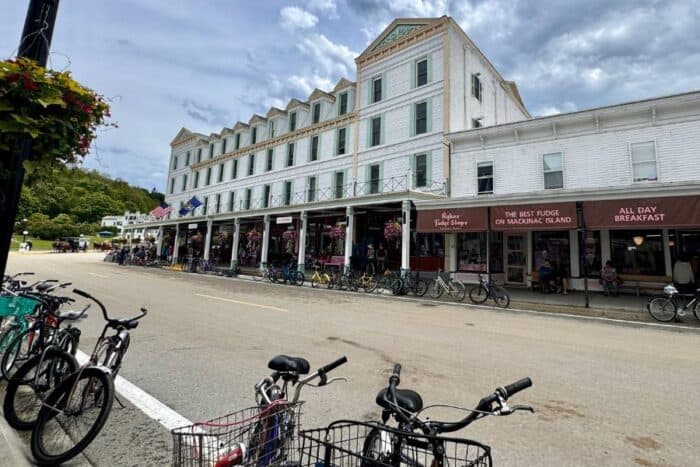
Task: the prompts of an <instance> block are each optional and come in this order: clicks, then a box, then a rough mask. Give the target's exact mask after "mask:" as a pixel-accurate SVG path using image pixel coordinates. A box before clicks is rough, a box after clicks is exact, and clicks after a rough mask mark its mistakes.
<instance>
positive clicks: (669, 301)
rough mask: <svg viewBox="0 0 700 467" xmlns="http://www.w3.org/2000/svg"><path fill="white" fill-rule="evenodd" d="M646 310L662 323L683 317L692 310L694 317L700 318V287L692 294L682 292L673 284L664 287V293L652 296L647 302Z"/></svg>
mask: <svg viewBox="0 0 700 467" xmlns="http://www.w3.org/2000/svg"><path fill="white" fill-rule="evenodd" d="M647 310H648V311H649V314H650V315H651V317H652V318H654V319H655V320H657V321H661V322H662V323H668V322H671V321H673V320H675V319H677V318H678V317H683V316H685V315H686V313H690V310H693V314H694V315H695V317H696V318H697V319H698V320H700V289H697V290H696V291H695V293H694V294H682V293H679V292H678V289H676V287H675V286H674V285H673V284H668V285H667V286H666V287H664V295H663V296H661V297H652V298H651V299H650V300H649V302H648V303H647Z"/></svg>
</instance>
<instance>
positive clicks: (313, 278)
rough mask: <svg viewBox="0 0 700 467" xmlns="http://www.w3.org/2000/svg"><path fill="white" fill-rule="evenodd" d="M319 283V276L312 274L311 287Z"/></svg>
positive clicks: (315, 286)
mask: <svg viewBox="0 0 700 467" xmlns="http://www.w3.org/2000/svg"><path fill="white" fill-rule="evenodd" d="M319 285H321V278H320V277H318V276H317V275H316V274H314V276H313V277H312V278H311V287H312V288H314V289H315V288H317V287H318V286H319Z"/></svg>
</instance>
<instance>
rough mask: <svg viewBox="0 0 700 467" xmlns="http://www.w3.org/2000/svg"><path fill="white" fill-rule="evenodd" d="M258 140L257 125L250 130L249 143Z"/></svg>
mask: <svg viewBox="0 0 700 467" xmlns="http://www.w3.org/2000/svg"><path fill="white" fill-rule="evenodd" d="M257 141H258V127H256V126H254V127H253V128H252V129H251V130H250V144H255V143H256V142H257Z"/></svg>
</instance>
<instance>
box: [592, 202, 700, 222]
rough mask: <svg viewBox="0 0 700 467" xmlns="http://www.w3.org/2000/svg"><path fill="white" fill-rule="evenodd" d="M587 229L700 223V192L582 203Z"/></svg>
mask: <svg viewBox="0 0 700 467" xmlns="http://www.w3.org/2000/svg"><path fill="white" fill-rule="evenodd" d="M583 215H584V218H585V219H586V228H588V229H650V228H651V229H654V228H669V227H676V228H698V227H700V196H677V197H668V198H643V199H613V200H606V201H587V202H584V203H583Z"/></svg>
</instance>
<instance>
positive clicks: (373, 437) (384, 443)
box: [362, 364, 534, 466]
mask: <svg viewBox="0 0 700 467" xmlns="http://www.w3.org/2000/svg"><path fill="white" fill-rule="evenodd" d="M400 374H401V365H399V364H396V365H394V371H393V373H392V375H391V376H390V377H389V386H388V387H386V388H384V389H382V390H381V391H379V394H377V398H376V402H377V404H378V405H379V406H380V407H382V409H383V411H382V418H381V425H380V426H377V427H375V428H374V429H372V430H371V431H370V432H369V433H368V434H367V437H366V438H365V441H364V443H363V448H362V457H363V460H364V461H363V465H366V466H369V465H372V464H371V463H372V462H373V461H376V462H380V463H382V464H387V465H392V466H398V465H400V464H408V465H411V466H418V465H420V464H422V465H428V464H425V463H423V462H417V460H416V459H415V457H414V456H413V455H412V453H415V452H417V451H416V448H418V447H421V446H424V443H425V442H426V439H425V438H424V437H419V438H414V437H413V435H414V434H420V435H423V436H427V437H429V439H428V441H430V442H429V445H430V446H429V447H430V451H432V455H433V458H434V463H433V464H432V465H438V466H442V465H443V464H445V459H444V458H443V456H444V455H445V453H446V452H447V451H448V450H446V448H445V447H444V445H443V441H442V438H440V437H439V435H441V434H443V433H451V432H455V431H458V430H461V429H462V428H464V427H466V426H468V425H470V424H471V423H473V422H474V421H476V420H479V419H481V418H484V417H487V416H489V415H493V416H505V415H510V414H513V413H515V412H517V411H521V410H525V411H530V412H534V409H533V408H532V407H529V406H525V405H515V406H512V407H510V406H509V405H508V403H507V401H508V398H510V397H511V396H513V395H515V394H517V393H518V392H520V391H522V390H524V389H527V388H529V387H530V386H532V380H531V379H530V378H523V379H521V380H519V381H517V382H515V383H513V384H509V385H507V386H505V387H502V388H497V389H496V390H495V391H494V392H493V393H492V394H490V395H488V396H486V397H484V398H483V399H481V400H480V401H479V403H478V404H477V405H476V407H475V408H474V409H467V410H469V412H470V413H469V415H467V416H466V417H465V418H463V419H462V420H459V421H457V422H440V421H433V420H430V421H428V420H426V421H424V420H421V419H420V418H419V416H420V414H421V413H422V412H423V411H425V410H426V409H428V408H430V407H424V406H423V399H422V398H421V396H420V394H418V393H417V392H415V391H411V390H409V389H397V386H398V385H399V383H400ZM432 407H436V406H432ZM391 418H393V419H394V420H395V421H396V422H397V426H396V427H390V426H388V422H389V420H390V419H391ZM387 428H389V429H387ZM397 433H398V434H397ZM413 440H416V443H417V444H418V445H417V446H416V445H414V444H416V443H413ZM477 444H478V443H477ZM479 446H482V447H483V448H485V449H483V451H484V452H483V454H482V456H481V457H477V458H473V459H471V460H470V462H471V463H470V464H467V465H479V466H481V465H484V466H489V465H491V454H490V448H486V447H485V446H483V445H479ZM424 450H425V449H423V451H424ZM421 452H422V451H421Z"/></svg>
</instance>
